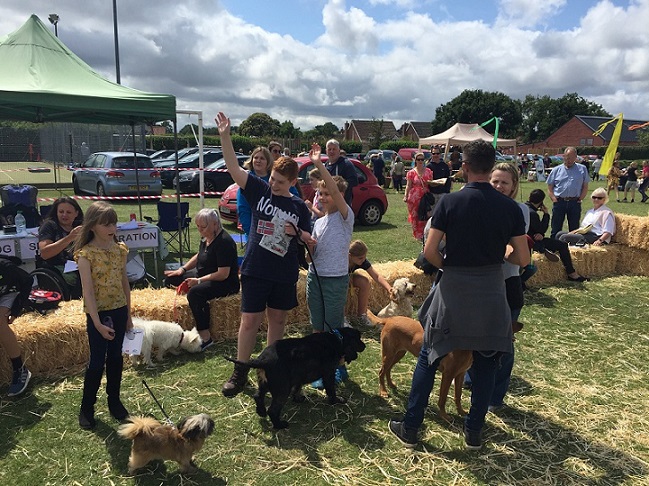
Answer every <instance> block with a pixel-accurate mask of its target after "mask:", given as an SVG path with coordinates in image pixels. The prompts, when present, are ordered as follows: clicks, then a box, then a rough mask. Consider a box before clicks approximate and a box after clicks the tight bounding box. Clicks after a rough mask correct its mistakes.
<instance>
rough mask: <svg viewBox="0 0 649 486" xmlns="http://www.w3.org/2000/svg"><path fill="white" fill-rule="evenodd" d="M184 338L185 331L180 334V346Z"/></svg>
mask: <svg viewBox="0 0 649 486" xmlns="http://www.w3.org/2000/svg"><path fill="white" fill-rule="evenodd" d="M183 339H185V332H183V333H182V334H181V335H180V341H178V346H180V345H181V344H182V343H183Z"/></svg>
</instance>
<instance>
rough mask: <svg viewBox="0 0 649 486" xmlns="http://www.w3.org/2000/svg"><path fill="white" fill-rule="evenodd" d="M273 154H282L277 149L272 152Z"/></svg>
mask: <svg viewBox="0 0 649 486" xmlns="http://www.w3.org/2000/svg"><path fill="white" fill-rule="evenodd" d="M271 152H272V153H274V154H278V153H280V152H281V150H277V149H275V150H271Z"/></svg>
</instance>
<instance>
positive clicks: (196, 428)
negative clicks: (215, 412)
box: [177, 414, 214, 441]
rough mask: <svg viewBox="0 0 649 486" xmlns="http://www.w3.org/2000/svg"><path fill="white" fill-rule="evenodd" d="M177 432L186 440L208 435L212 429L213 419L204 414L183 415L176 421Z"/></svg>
mask: <svg viewBox="0 0 649 486" xmlns="http://www.w3.org/2000/svg"><path fill="white" fill-rule="evenodd" d="M177 427H178V432H180V435H182V436H183V437H185V438H186V439H187V440H190V441H191V440H195V439H198V438H199V437H201V436H208V435H210V434H211V433H212V431H213V430H214V421H213V420H212V419H211V418H210V417H209V416H207V415H206V414H200V415H194V416H192V417H185V418H184V419H182V420H181V421H180V422H178V426H177Z"/></svg>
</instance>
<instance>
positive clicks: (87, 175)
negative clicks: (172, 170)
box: [72, 152, 162, 196]
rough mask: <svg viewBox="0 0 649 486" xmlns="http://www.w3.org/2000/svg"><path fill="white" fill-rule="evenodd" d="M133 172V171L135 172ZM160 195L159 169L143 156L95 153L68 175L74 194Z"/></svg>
mask: <svg viewBox="0 0 649 486" xmlns="http://www.w3.org/2000/svg"><path fill="white" fill-rule="evenodd" d="M136 172H137V174H136ZM138 186H139V195H141V196H160V195H162V182H161V181H160V172H159V171H158V170H157V169H156V168H155V167H153V162H151V159H150V158H149V157H148V156H147V155H143V154H137V171H136V170H135V157H134V156H133V154H129V153H128V152H96V153H94V154H92V155H91V156H90V157H88V160H86V161H85V162H84V163H83V164H81V166H80V167H78V168H77V169H75V170H74V172H73V174H72V187H73V188H74V193H75V194H92V195H95V196H137V195H138Z"/></svg>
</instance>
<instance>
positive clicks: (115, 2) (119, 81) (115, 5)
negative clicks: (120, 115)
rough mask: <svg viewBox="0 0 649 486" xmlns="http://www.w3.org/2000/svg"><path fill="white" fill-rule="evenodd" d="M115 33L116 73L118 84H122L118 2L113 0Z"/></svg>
mask: <svg viewBox="0 0 649 486" xmlns="http://www.w3.org/2000/svg"><path fill="white" fill-rule="evenodd" d="M113 33H114V34H115V72H116V74H117V84H122V83H121V76H120V74H119V39H118V35H117V0H113Z"/></svg>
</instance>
